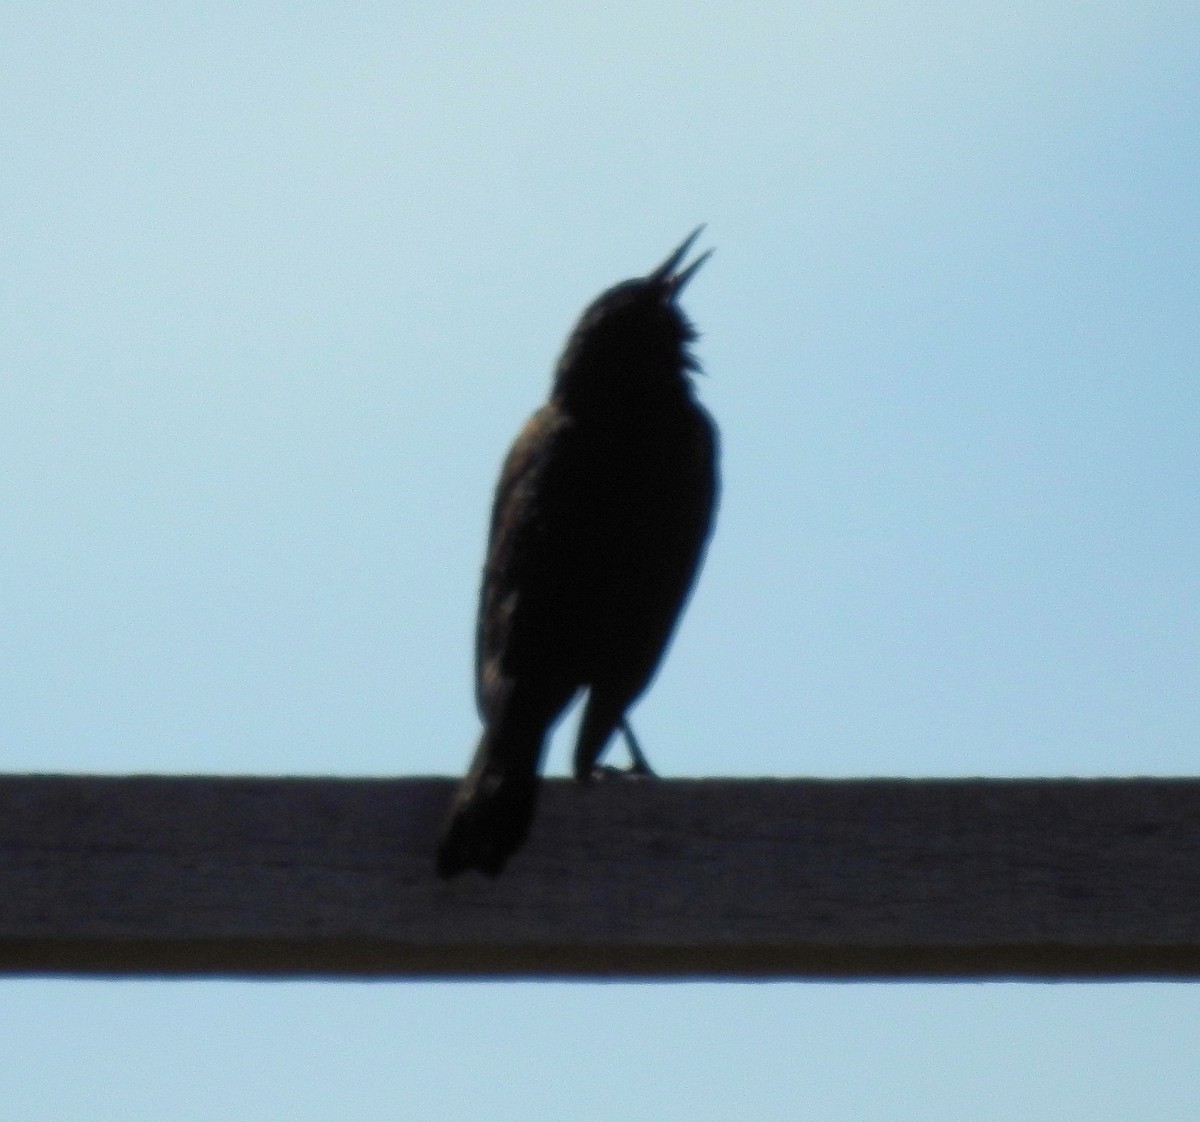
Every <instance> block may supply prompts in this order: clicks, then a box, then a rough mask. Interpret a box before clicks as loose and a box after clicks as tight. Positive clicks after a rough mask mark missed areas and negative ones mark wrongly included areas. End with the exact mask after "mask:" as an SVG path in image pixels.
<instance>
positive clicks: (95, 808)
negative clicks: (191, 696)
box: [0, 776, 1200, 979]
mask: <svg viewBox="0 0 1200 1122" xmlns="http://www.w3.org/2000/svg"><path fill="white" fill-rule="evenodd" d="M452 788H453V781H451V780H447V779H400V780H332V779H276V778H205V777H197V778H167V777H131V778H97V777H86V776H10V777H3V778H0V972H5V973H9V974H42V975H46V974H67V975H71V974H74V975H141V976H154V975H176V976H197V975H232V976H286V977H330V976H341V977H355V976H358V977H441V978H453V977H480V976H491V977H498V976H510V977H511V976H517V977H528V978H535V977H541V978H550V977H611V978H633V977H646V978H747V977H763V978H767V977H779V978H988V977H1010V978H1011V977H1023V978H1046V979H1065V978H1136V977H1178V978H1184V977H1197V976H1200V780H1193V779H1161V780H1156V779H1131V780H936V779H935V780H853V781H826V780H772V779H762V780H740V779H709V780H669V781H654V780H633V779H613V780H606V781H604V782H601V783H599V784H596V785H594V786H593V787H591V788H589V789H579V788H577V787H575V786H573V785H572V784H570V783H568V782H566V781H563V780H552V781H549V782H548V783H547V784H546V785H545V787H544V790H543V794H542V799H541V804H540V807H539V814H538V819H537V822H536V823H535V826H534V830H533V834H532V836H531V838H530V840H529V843H528V845H527V847H526V848H525V849H524V850H523V851H522V852H521V853H519V854H518V855H517V856H516V857H515V858H514V859H513V861H512V863H511V864H510V866H509V868H508V870H507V871H506V872H505V873H504V875H502V876H501V877H499V878H498V879H496V880H489V879H487V878H485V877H481V876H478V875H476V874H474V873H470V874H465V875H463V876H461V877H459V878H458V879H456V880H453V881H451V882H449V883H446V882H442V881H440V880H438V879H437V878H436V877H435V876H434V875H433V850H434V844H435V840H436V837H437V833H438V829H439V826H440V822H441V818H442V815H443V813H444V811H445V807H446V804H447V802H448V800H449V798H450V794H451V791H452Z"/></svg>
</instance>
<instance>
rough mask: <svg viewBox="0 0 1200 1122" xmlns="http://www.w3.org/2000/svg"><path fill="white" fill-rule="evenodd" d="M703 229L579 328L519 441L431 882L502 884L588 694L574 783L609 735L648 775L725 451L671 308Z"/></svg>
mask: <svg viewBox="0 0 1200 1122" xmlns="http://www.w3.org/2000/svg"><path fill="white" fill-rule="evenodd" d="M702 229H703V227H700V228H699V229H697V230H695V231H694V232H693V233H692V234H691V235H690V236H689V237H688V238H687V239H686V240H685V241H684V242H683V244H682V245H680V246H679V248H678V249H676V250H675V251H674V252H673V253H672V254H671V255H670V256H669V257H668V258H667V259H666V260H665V261H664V262H663V263H662V264H661V265H659V266H658V267H657V268H656V269H654V270H652V271H651V272H650V273H648V274H647V275H646V276H644V277H639V278H636V279H633V280H627V281H624V282H622V283H621V284H618V285H615V286H614V287H613V288H610V289H608V290H607V291H606V292H604V293H602V294H601V295H600V296H599V297H597V298H596V300H594V301H593V302H592V304H591V305H590V306H589V307H588V308H587V309H586V310H585V311H584V312H583V314H582V316H581V317H580V319H579V321H578V323H577V324H576V326H575V328H574V330H573V331H572V332H571V335H570V337H569V338H568V340H567V344H566V347H565V349H564V351H563V354H562V357H561V358H560V359H559V361H558V364H557V367H556V368H555V372H554V378H553V383H552V387H551V391H550V397H549V400H548V401H547V402H546V404H545V405H543V406H542V407H541V408H540V409H539V410H538V411H537V412H536V413H534V414H533V416H532V417H530V418H529V420H528V421H527V422H526V424H525V426H524V428H523V429H522V430H521V432H520V434H519V435H518V436H517V439H516V441H515V442H514V443H513V446H512V448H511V449H510V450H509V453H508V456H507V458H506V460H505V462H504V467H503V469H502V471H501V473H500V481H499V484H498V485H497V488H496V495H495V501H494V504H493V507H492V518H491V531H490V536H489V541H488V548H487V555H486V561H485V564H484V571H483V584H482V589H481V593H480V601H479V617H478V627H477V632H476V652H475V653H476V660H475V686H476V702H477V704H478V708H479V713H480V716H481V717H482V719H483V726H484V728H483V735H482V737H481V738H480V741H479V745H478V747H477V749H476V751H475V756H474V758H473V760H472V762H471V766H470V769H469V771H468V772H467V775H466V778H465V779H464V780H463V781H462V784H461V785H460V787H459V788H458V791H457V793H456V795H455V797H454V801H453V803H452V805H451V808H450V813H449V817H448V819H447V822H446V826H445V829H444V831H443V834H442V838H441V842H440V846H439V849H438V855H437V871H438V873H439V875H441V876H443V877H450V876H453V875H455V874H456V873H459V872H461V871H462V870H464V869H468V868H476V869H478V870H480V871H481V872H483V873H486V874H488V875H490V876H495V875H497V874H498V873H499V872H500V871H501V870H502V869H503V868H504V865H505V862H506V861H507V860H508V859H509V857H510V856H511V855H512V854H513V853H514V852H515V851H516V850H517V849H518V848H519V847H520V846H521V844H522V843H523V842H524V840H525V838H526V836H527V834H528V833H529V828H530V825H531V823H532V821H533V817H534V811H535V808H536V803H537V794H538V787H539V783H540V779H539V774H538V769H539V765H540V762H541V757H542V753H543V749H544V745H545V741H546V737H547V734H548V732H549V730H550V729H551V728H552V727H553V725H554V723H555V722H556V721H557V720H558V718H559V717H560V716H561V714H562V712H563V710H564V709H565V708H566V707H567V706H568V705H569V704H570V702H571V701H572V699H573V698H574V697H575V696H576V695H577V694H578V693H580V692H581V691H584V690H586V691H587V703H586V706H585V709H584V712H583V719H582V722H581V724H580V729H579V736H578V740H577V742H576V745H575V757H574V771H575V777H576V779H577V780H579V781H580V782H587V781H588V779H589V778H590V777H591V775H592V772H593V769H594V768H595V767H596V765H597V761H598V760H599V758H600V755H601V753H602V752H603V751H604V748H605V746H606V745H607V744H608V742H609V740H610V738H611V737H612V734H613V733H614V732H615V731H617V730H618V729H620V730H622V731H623V732H624V733H625V736H626V739H627V741H628V743H629V747H630V751H631V753H632V755H633V758H634V765H635V766H634V770H642V771H649V767H648V765H646V763H645V758H644V756H642V754H641V751H640V749H639V747H638V744H637V741H636V739H635V738H634V737H633V733H632V730H631V729H630V728H629V725H628V722H627V719H626V713H627V711H628V710H629V708H630V706H632V705H633V704H634V702H635V701H636V700H637V699H638V697H639V696H640V695H641V694H642V692H643V691H644V690H645V689H646V687H647V686H648V685H649V683H650V680H651V678H652V677H653V675H654V672H655V670H656V669H657V667H658V665H659V662H660V660H661V659H662V656H663V652H664V651H665V649H666V646H667V643H668V641H669V639H670V637H671V633H672V631H673V629H674V627H675V623H676V621H677V620H678V618H679V614H680V612H681V610H682V608H683V605H684V602H685V601H686V600H687V597H688V593H689V592H690V590H691V587H692V584H693V582H694V580H695V577H696V572H697V570H698V568H699V565H700V561H701V559H702V556H703V554H704V550H705V547H706V545H707V543H708V539H709V535H710V532H711V530H712V522H713V513H714V509H715V505H716V496H717V486H718V483H717V434H716V429H715V427H714V425H713V422H712V420H711V418H710V417H709V415H708V413H707V412H706V411H705V410H704V409H703V407H701V406H700V405H699V404H698V403H697V402H696V400H695V398H694V396H693V392H692V379H691V374H692V372H693V371H696V370H698V365H697V363H696V360H695V359H694V357H693V356H692V354H691V353H690V351H689V343H691V342H692V341H693V340H694V339H695V337H696V333H695V331H694V329H693V328H692V325H691V324H690V323H689V322H688V320H687V318H686V317H685V316H684V314H683V312H682V311H681V310H680V308H679V304H678V301H679V296H680V293H681V292H682V291H683V289H684V287H685V286H686V285H687V283H688V282H689V281H690V280H691V279H692V277H693V276H694V275H695V274H696V271H697V269H699V268H700V266H701V265H702V264H703V263H704V262H705V261H706V260H707V259H708V257H709V256H710V254H711V252H712V251H711V250H709V251H708V252H707V253H704V254H703V255H701V256H700V257H698V258H697V259H696V260H695V261H693V262H692V263H691V264H690V265H688V266H687V267H685V268H681V267H680V266H681V265H682V264H683V261H684V258H685V257H686V256H687V255H688V253H689V251H690V250H691V248H692V245H693V244H694V242H695V241H696V239H697V238H698V237H699V235H700V232H701V230H702Z"/></svg>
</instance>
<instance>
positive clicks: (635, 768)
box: [620, 717, 658, 779]
mask: <svg viewBox="0 0 1200 1122" xmlns="http://www.w3.org/2000/svg"><path fill="white" fill-rule="evenodd" d="M620 729H621V735H622V736H623V737H625V743H626V744H627V745H629V755H630V757H631V758H632V760H633V763H632V764H630V765H629V774H630V775H644V776H647V777H648V778H650V779H657V778H658V775H657V773H656V772H655V771H654V769H653V768H652V767H651V766H650V761H649V760H647V759H646V754H645V753H644V752H643V751H642V746H641V745H640V744H639V743H638V740H637V737H636V736H634V735H633V726H632V725H631V724H630V723H629V721H628V720H627V719H626V718H624V717H622V718H621V725H620Z"/></svg>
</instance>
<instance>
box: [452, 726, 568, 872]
mask: <svg viewBox="0 0 1200 1122" xmlns="http://www.w3.org/2000/svg"><path fill="white" fill-rule="evenodd" d="M544 737H545V733H544V731H543V730H542V729H525V730H513V729H512V728H511V727H510V728H508V729H497V730H496V731H495V732H494V733H493V731H492V730H491V729H487V730H485V731H484V734H483V738H482V739H481V740H480V742H479V747H478V748H477V749H476V752H475V759H474V760H473V761H472V763H471V770H470V771H469V772H468V773H467V777H466V778H465V779H464V780H463V781H462V785H461V786H460V787H459V789H458V793H457V794H456V795H455V796H454V802H453V804H452V805H451V807H450V815H449V817H448V818H447V820H446V826H445V829H444V830H443V831H442V840H441V842H440V844H439V846H438V854H437V872H438V876H440V877H452V876H454V875H455V874H456V873H461V872H462V871H463V870H464V869H478V870H479V871H480V872H483V873H487V875H488V876H492V877H494V876H496V875H497V874H498V873H499V872H500V871H501V870H502V869H503V868H504V864H505V862H506V861H507V860H508V859H509V858H510V857H511V856H512V855H513V854H514V853H515V852H516V851H517V850H518V849H519V848H520V847H521V844H522V842H524V841H525V838H526V836H527V835H528V834H529V827H530V825H531V824H532V822H533V812H534V809H535V808H536V806H537V795H538V787H539V785H540V782H541V780H540V777H539V775H538V772H537V764H538V759H539V757H540V756H541V753H542V741H543V739H544Z"/></svg>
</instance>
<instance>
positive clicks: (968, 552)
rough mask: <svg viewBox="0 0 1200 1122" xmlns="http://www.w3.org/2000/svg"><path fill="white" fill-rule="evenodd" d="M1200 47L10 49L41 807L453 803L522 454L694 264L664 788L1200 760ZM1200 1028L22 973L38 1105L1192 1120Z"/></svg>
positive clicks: (1033, 13)
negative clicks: (394, 791)
mask: <svg viewBox="0 0 1200 1122" xmlns="http://www.w3.org/2000/svg"><path fill="white" fill-rule="evenodd" d="M1197 58H1200V13H1198V12H1197V10H1196V9H1195V7H1194V5H1192V4H1185V3H1178V4H1172V3H1165V2H1163V3H1159V2H1154V0H1150V2H1146V3H1141V4H1136V5H1134V4H1127V3H1126V4H1116V3H1092V4H1079V3H1069V2H1066V0H1041V2H1038V3H1025V2H1018V3H1015V4H1011V3H1010V4H1007V5H1003V6H1001V5H984V4H965V5H964V4H961V3H960V4H950V3H918V4H899V3H875V4H862V3H856V2H852V3H838V4H818V5H809V6H803V7H802V6H797V5H772V4H753V3H752V4H745V5H738V6H732V5H729V6H708V7H697V6H696V5H694V4H692V5H683V4H672V3H667V4H665V5H664V4H659V5H654V6H650V5H644V4H642V5H623V4H620V3H616V4H609V5H605V6H597V7H595V8H593V9H585V10H579V9H571V8H569V7H562V6H551V5H537V4H525V5H517V4H506V5H479V4H467V3H463V4H453V3H451V4H443V5H440V6H435V5H404V4H391V5H384V4H361V5H347V4H320V3H312V4H304V5H284V4H270V3H249V4H236V5H235V4H220V3H209V4H206V5H196V4H188V5H169V6H166V7H164V6H162V5H150V4H144V5H142V4H132V3H127V4H105V5H100V4H70V3H67V4H60V5H44V4H37V5H35V4H30V3H8V4H6V5H4V7H3V8H2V9H0V150H2V151H3V152H4V160H3V161H2V162H0V239H2V241H0V244H2V246H3V252H2V253H0V478H2V479H3V481H4V483H3V487H2V488H0V524H2V525H3V529H4V539H5V542H6V548H5V550H4V552H3V555H2V556H0V598H2V599H0V611H2V614H3V619H4V626H3V628H2V629H0V667H2V669H3V679H4V683H5V687H4V691H3V694H4V696H3V701H2V702H0V770H4V771H27V770H37V771H95V772H129V771H159V772H254V773H289V772H290V773H306V774H330V773H341V774H428V773H455V772H458V771H459V770H461V768H462V766H463V764H464V763H465V760H466V757H467V755H468V753H469V750H470V746H471V742H472V740H473V738H474V736H475V733H476V722H475V715H474V710H473V705H472V698H471V684H470V658H471V639H472V636H471V629H472V620H473V615H474V608H475V605H474V597H475V585H476V580H477V575H478V569H479V562H480V556H481V551H482V545H483V535H484V525H485V518H486V512H487V507H488V504H489V502H490V492H491V487H492V484H493V480H494V477H495V473H496V469H497V467H498V464H499V461H500V457H501V456H502V454H503V451H504V449H505V447H506V445H507V443H508V441H509V440H510V439H511V437H512V435H513V433H514V432H515V431H516V428H517V427H518V425H519V424H520V422H521V420H522V418H523V417H524V415H525V414H527V413H528V412H529V411H530V410H531V409H532V408H533V407H534V406H535V405H536V404H537V403H538V402H539V400H540V399H541V398H542V397H543V395H544V393H545V389H546V386H547V383H548V378H549V371H550V367H551V364H552V362H553V360H554V358H555V356H556V353H557V350H558V348H559V346H560V345H561V342H562V340H563V338H564V336H565V334H566V332H567V331H568V329H569V328H570V326H571V323H572V321H573V319H574V317H575V316H576V314H577V313H578V311H579V310H580V308H581V307H582V306H583V305H584V304H585V303H586V302H587V301H588V300H590V299H591V298H592V297H593V296H594V295H595V294H596V293H597V292H598V291H599V290H600V289H602V288H604V287H606V286H607V285H609V284H611V283H613V282H615V281H617V280H619V279H622V278H624V277H626V276H630V275H632V274H635V273H640V272H643V271H645V269H647V268H648V267H649V266H651V265H652V264H654V263H656V262H657V261H659V260H661V258H662V257H663V256H664V255H665V253H666V252H667V251H668V250H669V249H670V248H672V247H673V246H674V245H675V244H677V243H678V241H679V240H680V239H681V238H682V236H683V235H684V234H686V233H687V232H688V231H689V230H690V229H692V227H693V226H695V225H696V224H697V223H698V222H701V221H704V222H707V223H708V229H707V231H706V233H705V235H704V242H703V244H704V245H705V246H710V245H711V246H715V247H716V250H717V252H716V254H715V256H714V257H713V259H712V260H711V261H710V262H709V263H708V264H707V265H706V266H705V267H704V270H703V271H702V272H701V274H700V275H699V276H698V277H697V279H696V280H695V282H694V283H693V284H692V285H691V287H690V288H689V291H688V296H687V301H686V304H687V308H688V310H689V312H690V313H691V315H692V317H693V318H694V319H695V321H696V323H697V326H698V327H699V328H700V329H701V331H702V332H703V338H702V339H701V340H700V342H699V344H698V348H697V349H698V353H699V356H700V358H701V360H702V361H703V363H704V365H705V368H706V370H707V372H708V373H707V376H706V377H704V378H702V379H701V380H700V387H699V392H700V394H701V396H702V397H703V399H704V400H705V402H706V403H707V404H708V406H709V407H710V408H711V410H712V411H713V413H714V414H715V416H716V418H717V420H718V423H719V425H720V427H721V430H722V435H723V444H724V450H725V460H724V477H725V489H724V494H723V503H722V508H721V512H720V517H719V522H718V528H717V535H716V538H715V540H714V544H713V547H712V550H711V552H710V557H709V563H708V565H707V568H706V571H705V573H704V576H703V579H702V581H701V584H700V586H699V589H698V592H697V595H696V597H695V600H694V602H693V604H692V607H691V609H690V610H689V613H688V616H687V617H686V620H685V622H684V625H683V627H682V629H681V631H680V634H679V638H678V642H677V643H676V645H675V648H674V650H673V651H672V654H671V657H670V658H669V660H668V662H667V665H666V668H665V670H664V672H663V674H662V676H661V678H660V680H659V682H658V683H657V684H656V686H655V688H654V689H653V691H652V692H651V693H650V694H649V695H648V697H647V699H646V700H645V702H644V703H643V704H642V705H641V707H640V708H639V710H638V712H637V726H638V729H639V731H640V733H641V735H642V738H643V741H644V743H645V745H646V747H647V751H648V752H649V753H650V755H651V759H652V760H653V761H654V762H655V764H656V765H657V766H658V767H659V769H660V770H662V771H663V772H664V773H665V774H668V775H714V774H744V775H758V774H768V775H806V774H819V775H876V774H882V775H978V774H983V775H1064V774H1069V775H1101V774H1107V775H1112V774H1158V775H1172V774H1190V773H1195V771H1196V762H1195V757H1196V746H1197V743H1198V741H1200V700H1198V695H1197V690H1196V681H1197V671H1198V670H1200V665H1198V657H1197V650H1198V645H1197V643H1198V640H1200V609H1198V605H1200V597H1198V595H1197V594H1198V591H1200V589H1198V588H1197V578H1196V575H1195V574H1196V572H1197V571H1198V561H1200V558H1198V553H1200V548H1198V547H1200V532H1198V529H1197V527H1198V526H1200V457H1198V454H1197V447H1198V446H1200V442H1198V439H1197V437H1198V435H1200V433H1198V429H1200V421H1198V419H1197V418H1198V417H1200V387H1198V381H1197V370H1198V369H1200V316H1198V315H1197V306H1198V300H1197V294H1198V287H1200V285H1198V282H1197V279H1196V278H1197V276H1198V275H1200V223H1198V221H1197V219H1198V217H1200V215H1198V211H1200V206H1198V203H1197V199H1200V127H1198V124H1200V69H1198V68H1197V65H1196V60H1197ZM565 751H566V749H565V738H560V740H559V742H558V743H557V744H556V746H555V749H554V751H553V752H552V753H551V759H550V768H551V770H553V771H559V772H561V771H562V770H563V769H564V764H565ZM1195 993H1196V991H1195V990H1193V989H1192V988H1190V987H1187V986H1173V985H1129V986H1024V985H997V984H992V985H982V986H924V985H905V986H857V985H830V986H825V985H786V984H784V985H780V984H772V985H753V986H750V985H747V986H740V985H737V986H735V985H720V986H690V985H688V986H644V985H643V986H620V985H618V986H596V985H574V986H530V985H491V986H472V985H424V984H422V985H415V984H410V983H397V984H378V985H319V984H271V985H251V984H240V983H168V984H162V983H159V984H150V983H66V982H27V981H22V982H6V983H0V1008H2V1009H3V1010H4V1012H5V1016H4V1017H2V1018H0V1041H3V1049H2V1050H3V1054H4V1055H5V1058H6V1062H5V1064H4V1065H3V1070H0V1101H4V1102H6V1103H11V1104H14V1105H13V1107H12V1109H13V1110H14V1111H15V1113H14V1115H13V1116H14V1117H19V1118H21V1119H22V1120H23V1122H42V1120H46V1122H50V1120H53V1122H61V1120H63V1119H75V1118H78V1119H86V1120H87V1122H105V1120H107V1119H110V1118H111V1119H113V1120H117V1119H119V1120H120V1122H142V1120H143V1119H144V1120H146V1122H149V1120H151V1119H154V1120H157V1119H159V1118H162V1117H164V1116H169V1117H171V1118H173V1119H175V1120H176V1122H191V1120H193V1119H195V1120H200V1119H210V1118H214V1117H221V1118H229V1119H238V1118H241V1117H245V1118H253V1119H255V1120H256V1122H269V1120H274V1119H280V1120H282V1119H288V1120H289V1122H310V1120H312V1122H315V1120H317V1119H327V1118H334V1117H339V1118H340V1117H355V1118H374V1117H388V1118H396V1117H401V1118H402V1117H413V1118H425V1117H434V1118H439V1119H449V1120H455V1119H459V1118H463V1119H465V1118H472V1119H474V1118H478V1117H480V1116H481V1115H485V1114H486V1116H489V1117H493V1118H496V1119H497V1120H500V1119H505V1118H522V1119H527V1118H539V1117H564V1116H570V1117H578V1118H580V1119H585V1120H586V1119H591V1118H595V1119H600V1118H613V1117H621V1118H627V1119H642V1118H645V1119H651V1118H653V1119H667V1120H669V1119H674V1118H688V1119H707V1118H714V1119H716V1118H726V1117H731V1116H736V1115H740V1114H746V1115H749V1116H752V1117H755V1118H757V1119H781V1120H782V1119H789V1120H790V1119H793V1118H795V1117H797V1116H798V1115H799V1116H803V1117H811V1118H821V1119H831V1120H842V1119H846V1120H851V1119H853V1120H856V1122H857V1120H862V1119H881V1120H882V1119H891V1118H897V1117H905V1118H907V1117H912V1118H921V1119H923V1120H933V1122H941V1120H943V1119H945V1120H947V1122H948V1120H951V1119H954V1120H958V1119H962V1118H972V1119H988V1120H990V1119H996V1120H1000V1119H1003V1120H1010V1119H1011V1120H1024V1119H1030V1118H1043V1117H1044V1118H1051V1117H1053V1118H1064V1117H1078V1118H1088V1119H1092V1120H1095V1119H1101V1120H1106V1119H1113V1120H1116V1119H1122V1120H1124V1119H1128V1118H1130V1117H1153V1118H1156V1119H1168V1120H1173V1119H1180V1120H1183V1119H1188V1120H1192V1119H1194V1118H1195V1117H1196V1116H1197V1113H1198V1109H1200V1075H1197V1072H1198V1071H1200V1063H1198V1061H1200V1028H1197V1025H1198V1024H1200V1017H1198V1016H1197V1012H1198V1010H1197V998H1196V996H1195ZM18 1108H19V1109H18Z"/></svg>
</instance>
